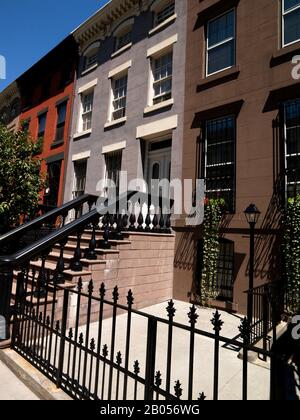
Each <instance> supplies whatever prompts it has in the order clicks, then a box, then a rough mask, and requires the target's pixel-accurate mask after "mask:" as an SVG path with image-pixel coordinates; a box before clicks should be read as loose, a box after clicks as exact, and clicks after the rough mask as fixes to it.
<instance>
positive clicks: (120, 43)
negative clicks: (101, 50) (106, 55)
mask: <svg viewBox="0 0 300 420" xmlns="http://www.w3.org/2000/svg"><path fill="white" fill-rule="evenodd" d="M133 24H134V18H131V19H127V20H126V21H125V22H123V23H121V24H120V25H119V26H118V27H117V29H116V30H115V31H114V38H115V52H116V51H119V50H121V49H122V48H126V47H127V46H128V47H129V46H130V45H131V43H132V29H133Z"/></svg>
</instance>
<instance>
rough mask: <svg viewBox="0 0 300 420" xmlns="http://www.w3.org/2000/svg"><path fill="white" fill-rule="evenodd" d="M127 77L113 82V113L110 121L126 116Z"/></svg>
mask: <svg viewBox="0 0 300 420" xmlns="http://www.w3.org/2000/svg"><path fill="white" fill-rule="evenodd" d="M127 83H128V75H127V74H126V75H125V76H122V77H120V78H118V79H114V80H113V112H112V120H113V121H116V120H119V119H120V118H123V117H125V116H126V101H127Z"/></svg>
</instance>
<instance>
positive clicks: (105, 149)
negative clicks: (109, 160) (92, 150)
mask: <svg viewBox="0 0 300 420" xmlns="http://www.w3.org/2000/svg"><path fill="white" fill-rule="evenodd" d="M126 147H127V143H126V141H121V142H119V143H114V144H110V145H108V146H103V147H102V154H103V155H107V154H109V153H113V152H117V151H118V150H124V149H126Z"/></svg>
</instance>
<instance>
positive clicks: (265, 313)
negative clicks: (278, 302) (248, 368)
mask: <svg viewBox="0 0 300 420" xmlns="http://www.w3.org/2000/svg"><path fill="white" fill-rule="evenodd" d="M262 305H263V350H264V351H265V352H266V351H267V343H268V333H269V313H270V308H269V297H268V287H265V288H264V292H263V298H262ZM263 361H264V362H266V361H267V356H266V354H264V355H263Z"/></svg>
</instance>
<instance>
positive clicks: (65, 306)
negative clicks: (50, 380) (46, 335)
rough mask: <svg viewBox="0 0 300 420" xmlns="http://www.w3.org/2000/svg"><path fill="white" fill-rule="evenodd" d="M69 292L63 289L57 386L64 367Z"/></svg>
mask: <svg viewBox="0 0 300 420" xmlns="http://www.w3.org/2000/svg"><path fill="white" fill-rule="evenodd" d="M69 293H70V290H69V289H65V290H64V301H63V313H62V321H61V332H60V349H59V359H58V368H57V380H56V386H57V388H60V387H61V382H62V375H63V368H64V357H65V347H66V332H67V321H68V306H69Z"/></svg>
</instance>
